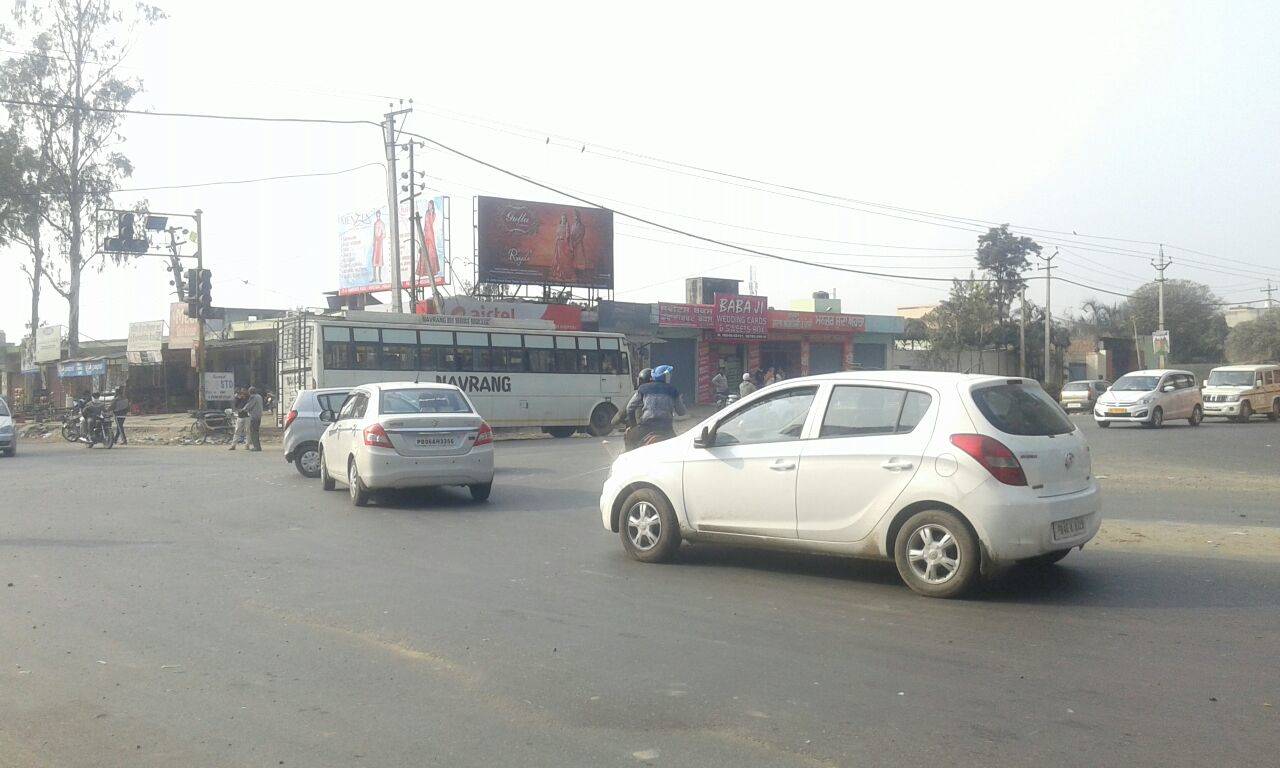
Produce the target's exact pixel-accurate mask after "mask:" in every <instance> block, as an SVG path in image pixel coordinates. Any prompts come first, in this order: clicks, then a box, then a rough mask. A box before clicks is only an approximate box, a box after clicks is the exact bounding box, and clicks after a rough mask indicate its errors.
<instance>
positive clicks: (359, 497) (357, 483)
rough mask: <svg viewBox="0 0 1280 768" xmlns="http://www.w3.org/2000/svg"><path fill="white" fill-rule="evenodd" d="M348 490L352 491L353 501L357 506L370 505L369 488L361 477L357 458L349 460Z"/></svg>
mask: <svg viewBox="0 0 1280 768" xmlns="http://www.w3.org/2000/svg"><path fill="white" fill-rule="evenodd" d="M347 490H348V491H350V492H351V503H352V504H354V505H356V506H357V507H367V506H368V505H369V489H368V488H365V487H364V481H363V480H361V479H360V470H358V469H356V460H355V459H351V460H350V461H348V462H347Z"/></svg>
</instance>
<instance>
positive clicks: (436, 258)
mask: <svg viewBox="0 0 1280 768" xmlns="http://www.w3.org/2000/svg"><path fill="white" fill-rule="evenodd" d="M416 205H417V214H418V216H419V217H420V220H421V222H422V226H421V227H417V226H414V225H413V224H412V222H411V221H410V219H409V203H408V202H403V203H401V204H400V284H401V286H402V287H404V288H409V287H411V286H414V285H416V286H417V287H419V288H430V287H431V282H432V279H433V278H434V280H435V284H436V285H447V284H448V283H449V275H448V264H449V198H447V197H432V198H426V199H422V198H420V199H418V201H417V203H416ZM389 219H390V217H389V216H388V215H387V206H385V205H384V206H382V207H380V208H370V209H367V210H362V211H354V212H352V213H347V214H344V215H342V216H340V217H339V218H338V294H339V295H341V296H350V295H352V294H356V293H372V292H374V291H389V290H391V274H392V264H391V258H392V253H394V249H393V248H392V247H391V224H390V220H389ZM411 239H412V241H413V242H412V244H411V243H410V240H411ZM414 256H416V258H414Z"/></svg>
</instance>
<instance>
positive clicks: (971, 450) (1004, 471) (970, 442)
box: [951, 435, 1027, 485]
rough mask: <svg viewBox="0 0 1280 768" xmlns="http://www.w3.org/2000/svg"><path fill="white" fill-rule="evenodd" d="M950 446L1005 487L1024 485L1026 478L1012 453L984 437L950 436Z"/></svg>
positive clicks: (994, 440)
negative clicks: (974, 462) (971, 458)
mask: <svg viewBox="0 0 1280 768" xmlns="http://www.w3.org/2000/svg"><path fill="white" fill-rule="evenodd" d="M951 444H952V445H954V446H955V447H957V448H959V449H960V450H962V451H964V452H965V453H967V454H969V455H970V456H972V457H973V459H974V461H976V462H978V463H979V464H981V465H982V466H983V467H984V468H985V469H986V470H987V471H988V472H990V473H991V476H992V477H994V478H995V479H997V480H999V481H1000V482H1002V483H1004V484H1005V485H1026V484H1027V476H1026V474H1025V473H1023V471H1022V464H1020V463H1018V457H1017V456H1014V455H1013V451H1011V450H1009V448H1008V447H1007V446H1006V445H1005V444H1004V443H1002V442H1000V441H999V440H996V439H995V438H991V437H987V436H986V435H952V436H951Z"/></svg>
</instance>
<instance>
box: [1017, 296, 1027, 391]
mask: <svg viewBox="0 0 1280 768" xmlns="http://www.w3.org/2000/svg"><path fill="white" fill-rule="evenodd" d="M1018 375H1019V376H1021V377H1022V378H1024V379H1025V378H1026V377H1027V286H1026V285H1025V284H1024V285H1023V286H1022V289H1021V290H1019V291H1018Z"/></svg>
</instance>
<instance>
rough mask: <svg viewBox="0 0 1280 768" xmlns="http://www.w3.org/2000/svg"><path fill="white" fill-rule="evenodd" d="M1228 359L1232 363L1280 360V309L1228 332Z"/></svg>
mask: <svg viewBox="0 0 1280 768" xmlns="http://www.w3.org/2000/svg"><path fill="white" fill-rule="evenodd" d="M1227 360H1229V361H1230V362H1232V363H1260V362H1263V361H1264V360H1280V309H1273V310H1270V311H1268V312H1265V313H1263V314H1262V315H1261V316H1260V317H1258V319H1256V320H1250V321H1248V322H1245V323H1241V324H1239V325H1237V326H1236V327H1235V328H1232V329H1231V331H1230V332H1229V333H1228V334H1227Z"/></svg>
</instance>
